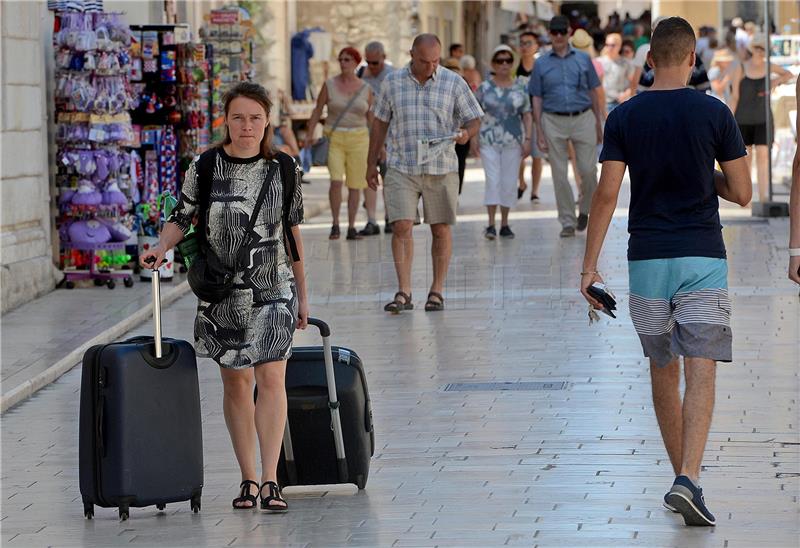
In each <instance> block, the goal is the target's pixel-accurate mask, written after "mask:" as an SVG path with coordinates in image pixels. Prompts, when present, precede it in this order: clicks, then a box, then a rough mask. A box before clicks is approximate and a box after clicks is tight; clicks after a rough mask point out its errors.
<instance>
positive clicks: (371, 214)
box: [364, 187, 378, 222]
mask: <svg viewBox="0 0 800 548" xmlns="http://www.w3.org/2000/svg"><path fill="white" fill-rule="evenodd" d="M364 201H365V202H366V204H367V220H368V221H370V222H375V210H376V209H377V205H378V191H377V190H372V189H371V188H369V187H367V188H365V189H364Z"/></svg>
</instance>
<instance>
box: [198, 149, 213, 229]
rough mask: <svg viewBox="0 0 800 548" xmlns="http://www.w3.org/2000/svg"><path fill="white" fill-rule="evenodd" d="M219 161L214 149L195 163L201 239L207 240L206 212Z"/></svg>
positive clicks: (209, 150)
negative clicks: (216, 165) (215, 169)
mask: <svg viewBox="0 0 800 548" xmlns="http://www.w3.org/2000/svg"><path fill="white" fill-rule="evenodd" d="M216 161H217V148H216V147H213V148H210V149H208V150H206V151H205V152H203V153H202V154H200V156H199V157H198V158H197V161H196V162H195V171H196V172H197V189H198V196H197V197H198V203H197V215H198V223H197V226H198V228H200V230H198V231H197V232H198V234H199V235H200V238H201V239H203V240H205V236H206V230H205V222H206V212H207V211H208V206H209V203H210V201H211V183H212V180H213V178H214V165H215V164H216Z"/></svg>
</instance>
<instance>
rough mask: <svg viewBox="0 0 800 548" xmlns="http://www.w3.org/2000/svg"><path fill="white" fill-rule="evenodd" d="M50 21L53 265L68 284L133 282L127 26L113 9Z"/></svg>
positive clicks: (133, 98) (131, 104)
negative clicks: (56, 260) (56, 243)
mask: <svg viewBox="0 0 800 548" xmlns="http://www.w3.org/2000/svg"><path fill="white" fill-rule="evenodd" d="M54 21H55V23H54V25H55V26H54V34H53V45H54V50H55V67H56V73H55V88H54V96H55V110H56V117H55V120H56V128H55V135H56V144H57V147H58V148H57V153H56V155H55V158H56V163H57V166H55V170H54V171H55V186H56V192H57V199H58V216H57V219H56V223H57V227H58V231H59V237H60V265H59V266H60V267H61V268H62V269H63V270H64V273H65V275H66V283H67V287H74V284H75V281H76V280H80V279H92V280H94V282H95V283H96V284H97V285H102V284H106V285H107V286H108V287H109V288H111V289H113V288H114V286H115V280H117V279H122V280H123V281H124V282H125V285H126V286H131V285H132V284H133V279H132V277H131V274H132V271H131V269H130V261H131V257H130V255H128V254H127V252H126V242H127V241H128V240H130V239H131V237H132V234H133V225H134V218H133V216H132V215H131V207H132V204H133V202H135V201H136V185H135V184H133V179H132V177H131V172H130V166H131V161H130V154H129V151H128V148H127V147H128V146H130V145H131V144H132V141H133V139H134V134H133V128H132V124H131V117H130V114H129V110H130V109H132V108H135V107H136V105H137V97H136V94H135V93H134V92H133V90H132V89H131V87H130V83H129V81H128V76H127V73H128V68H129V65H130V62H131V57H130V49H129V48H130V45H131V34H130V30H129V29H128V27H127V25H126V24H125V22H124V20H123V18H122V16H121V15H120V14H116V13H103V12H92V13H83V12H69V11H67V12H59V13H57V14H56V16H55V19H54Z"/></svg>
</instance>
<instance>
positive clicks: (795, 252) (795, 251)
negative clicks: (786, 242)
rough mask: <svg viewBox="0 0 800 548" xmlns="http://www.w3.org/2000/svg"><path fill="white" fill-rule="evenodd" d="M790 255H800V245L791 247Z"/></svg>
mask: <svg viewBox="0 0 800 548" xmlns="http://www.w3.org/2000/svg"><path fill="white" fill-rule="evenodd" d="M789 257H800V247H790V248H789Z"/></svg>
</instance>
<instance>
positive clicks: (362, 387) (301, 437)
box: [278, 318, 375, 489]
mask: <svg viewBox="0 0 800 548" xmlns="http://www.w3.org/2000/svg"><path fill="white" fill-rule="evenodd" d="M308 323H309V324H310V325H314V326H316V327H318V328H319V330H320V334H321V335H322V343H323V346H312V347H297V348H294V349H293V350H292V357H291V358H290V359H289V362H288V364H287V366H286V395H287V398H288V417H287V424H286V430H285V432H284V436H283V449H282V451H281V456H280V461H279V462H278V482H279V483H280V484H281V485H282V486H284V487H285V486H287V485H328V484H338V483H354V484H355V485H357V486H358V488H359V489H364V487H365V486H366V484H367V477H368V476H369V463H370V458H371V457H372V455H373V454H374V453H375V431H374V429H373V426H372V407H371V404H370V399H369V391H368V389H367V378H366V375H365V374H364V366H363V364H362V362H361V358H359V357H358V354H356V353H355V352H353V351H352V350H349V349H347V348H342V347H338V346H335V347H332V346H331V343H330V328H329V327H328V325H327V324H326V323H325V322H323V321H322V320H318V319H315V318H309V320H308ZM329 387H331V388H333V389H332V390H329Z"/></svg>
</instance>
